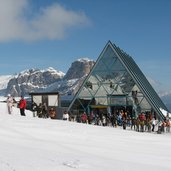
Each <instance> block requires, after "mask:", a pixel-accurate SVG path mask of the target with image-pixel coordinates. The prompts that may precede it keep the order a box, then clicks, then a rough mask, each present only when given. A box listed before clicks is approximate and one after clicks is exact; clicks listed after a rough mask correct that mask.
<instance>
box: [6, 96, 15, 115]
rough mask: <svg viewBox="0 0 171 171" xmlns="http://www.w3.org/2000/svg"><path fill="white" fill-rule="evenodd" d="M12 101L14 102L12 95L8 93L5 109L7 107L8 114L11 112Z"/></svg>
mask: <svg viewBox="0 0 171 171" xmlns="http://www.w3.org/2000/svg"><path fill="white" fill-rule="evenodd" d="M13 103H14V100H13V97H12V96H11V95H10V94H8V96H7V109H8V114H11V113H12V107H13Z"/></svg>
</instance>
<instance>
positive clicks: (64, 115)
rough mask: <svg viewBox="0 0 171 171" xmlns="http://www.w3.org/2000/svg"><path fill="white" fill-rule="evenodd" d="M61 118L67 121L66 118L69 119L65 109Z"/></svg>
mask: <svg viewBox="0 0 171 171" xmlns="http://www.w3.org/2000/svg"><path fill="white" fill-rule="evenodd" d="M63 120H64V121H68V120H69V114H68V113H67V111H65V112H64V113H63Z"/></svg>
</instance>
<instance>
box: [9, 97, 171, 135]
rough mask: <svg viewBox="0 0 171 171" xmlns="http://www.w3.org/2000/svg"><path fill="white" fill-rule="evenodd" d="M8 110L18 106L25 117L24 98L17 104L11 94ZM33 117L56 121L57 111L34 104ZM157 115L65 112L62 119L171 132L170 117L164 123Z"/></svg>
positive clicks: (124, 112) (119, 111) (146, 130)
mask: <svg viewBox="0 0 171 171" xmlns="http://www.w3.org/2000/svg"><path fill="white" fill-rule="evenodd" d="M6 102H7V110H8V114H12V108H13V106H15V105H16V106H17V107H18V108H19V109H20V114H21V116H25V109H26V105H27V102H26V100H25V99H24V97H23V96H21V98H20V100H19V101H18V102H17V101H16V100H15V98H14V97H13V96H11V95H10V94H9V95H8V96H7V100H6ZM32 109H33V117H36V116H37V117H39V118H49V117H50V118H51V119H56V110H55V108H54V107H51V108H50V109H48V107H47V105H46V103H43V104H42V103H40V104H39V105H37V104H36V103H34V102H33V104H32ZM156 116H157V115H154V114H153V115H152V114H151V113H150V112H142V113H140V114H139V115H138V116H136V117H135V116H133V115H132V114H131V113H130V112H129V111H124V110H118V111H117V112H115V114H110V113H107V114H103V113H100V114H96V113H93V112H91V114H90V115H87V114H86V112H83V113H82V114H78V115H69V114H68V112H67V111H64V113H63V116H62V119H63V120H67V121H76V122H79V123H86V124H93V125H99V126H111V127H118V126H119V127H123V129H127V128H128V127H129V128H130V129H131V130H135V131H137V132H154V131H157V133H162V132H170V127H171V121H170V118H169V115H167V116H166V117H165V119H164V120H163V121H159V120H158V119H157V117H156Z"/></svg>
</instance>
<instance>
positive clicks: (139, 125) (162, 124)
mask: <svg viewBox="0 0 171 171" xmlns="http://www.w3.org/2000/svg"><path fill="white" fill-rule="evenodd" d="M70 120H71V121H76V122H79V123H87V124H93V125H99V126H111V127H118V126H119V127H122V128H123V129H127V128H130V129H131V130H135V131H137V132H154V131H157V133H159V134H160V133H162V132H170V126H171V121H170V119H169V115H167V116H166V117H165V120H164V121H159V120H158V119H157V116H156V115H152V114H151V113H150V112H142V113H140V114H139V115H138V116H136V117H135V116H132V115H131V113H130V112H129V111H123V110H120V111H117V112H116V114H110V113H108V114H94V113H93V112H92V113H91V114H90V115H87V114H86V113H85V112H83V113H82V114H81V115H76V116H70Z"/></svg>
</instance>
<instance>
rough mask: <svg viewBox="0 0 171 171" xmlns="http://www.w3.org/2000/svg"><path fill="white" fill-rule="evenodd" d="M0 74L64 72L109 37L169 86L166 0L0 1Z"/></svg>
mask: <svg viewBox="0 0 171 171" xmlns="http://www.w3.org/2000/svg"><path fill="white" fill-rule="evenodd" d="M0 2H1V5H0V25H1V27H0V75H4V74H14V73H18V72H20V71H23V70H25V69H28V68H40V69H44V68H47V67H54V68H55V69H57V70H60V71H63V72H65V73H66V72H67V70H68V68H69V67H70V65H71V63H72V62H73V61H75V60H77V59H78V58H82V57H87V58H90V59H94V60H96V59H97V58H98V56H99V55H100V53H101V51H102V50H103V48H104V46H105V44H106V43H107V42H108V40H110V41H111V42H113V43H115V44H116V45H117V46H120V47H121V48H122V49H123V50H124V51H126V52H127V53H128V54H129V55H131V56H132V57H133V59H134V60H135V62H136V63H137V64H138V65H139V67H140V68H141V70H142V71H143V73H144V74H145V75H146V76H147V77H150V78H151V79H154V80H156V81H158V82H160V83H161V84H163V85H164V86H165V87H171V79H170V75H171V67H170V66H171V10H170V9H171V1H170V0H44V1H43V0H5V1H4V0H0Z"/></svg>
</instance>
